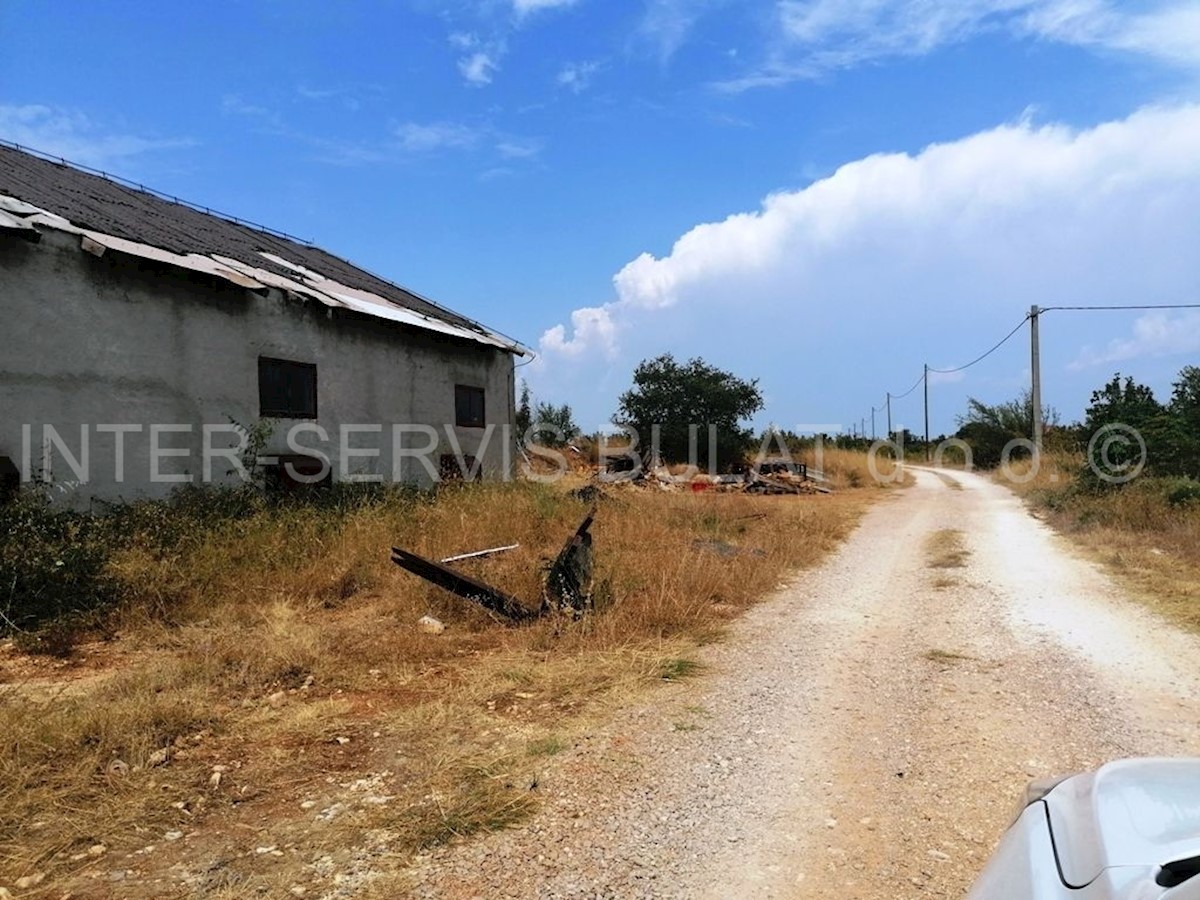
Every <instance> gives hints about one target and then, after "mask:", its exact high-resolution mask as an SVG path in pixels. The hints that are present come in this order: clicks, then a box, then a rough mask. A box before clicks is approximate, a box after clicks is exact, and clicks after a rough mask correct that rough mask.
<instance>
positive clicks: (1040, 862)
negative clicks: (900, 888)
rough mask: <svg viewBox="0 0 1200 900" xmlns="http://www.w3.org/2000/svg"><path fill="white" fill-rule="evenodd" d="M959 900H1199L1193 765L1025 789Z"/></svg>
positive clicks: (1126, 763) (1153, 762) (1157, 762)
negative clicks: (992, 849)
mask: <svg viewBox="0 0 1200 900" xmlns="http://www.w3.org/2000/svg"><path fill="white" fill-rule="evenodd" d="M1022 806H1023V808H1022V810H1021V812H1020V814H1019V815H1018V816H1017V819H1016V821H1015V822H1014V823H1013V824H1012V826H1011V827H1010V828H1009V829H1008V831H1007V832H1005V834H1004V837H1003V838H1002V839H1001V840H1000V845H999V846H998V847H997V848H996V852H995V854H993V856H992V858H991V860H990V861H989V862H988V864H987V867H986V868H985V869H984V870H983V873H982V874H981V875H980V876H979V879H978V881H976V882H975V885H974V887H972V888H971V892H970V893H969V894H968V900H1059V898H1063V900H1066V898H1070V900H1117V898H1119V900H1200V759H1127V760H1121V761H1120V762H1113V763H1109V764H1108V765H1105V766H1101V767H1100V768H1099V769H1096V770H1095V771H1094V772H1085V773H1083V774H1081V775H1071V776H1067V777H1065V778H1059V779H1054V780H1049V781H1042V782H1036V781H1035V782H1033V783H1032V784H1030V785H1029V788H1028V789H1027V792H1026V797H1025V799H1024V802H1023V804H1022Z"/></svg>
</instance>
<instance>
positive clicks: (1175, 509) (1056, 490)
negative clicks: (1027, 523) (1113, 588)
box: [997, 454, 1200, 631]
mask: <svg viewBox="0 0 1200 900" xmlns="http://www.w3.org/2000/svg"><path fill="white" fill-rule="evenodd" d="M1082 468H1083V458H1082V457H1081V456H1078V455H1069V454H1060V455H1046V456H1045V457H1043V460H1042V465H1041V466H1040V467H1039V470H1038V471H1037V472H1036V474H1035V475H1034V476H1033V477H1032V478H1029V480H1023V479H1026V478H1027V477H1028V475H1029V471H1030V466H1029V464H1028V463H1027V462H1026V463H1021V464H1017V465H1016V466H1014V472H1015V474H1016V475H1017V477H1018V478H1019V479H1022V483H1013V481H1012V480H1011V479H1007V478H1004V477H1003V476H1002V475H997V480H999V481H1000V482H1001V483H1003V484H1008V485H1010V486H1011V487H1012V489H1013V490H1014V491H1016V492H1017V493H1018V494H1019V495H1021V496H1022V497H1024V498H1025V499H1026V500H1027V501H1028V502H1029V503H1030V504H1031V505H1032V506H1033V507H1034V509H1035V510H1036V511H1037V512H1038V514H1039V516H1040V517H1041V518H1043V519H1044V520H1045V521H1046V522H1047V523H1049V524H1050V525H1052V526H1053V527H1054V528H1055V529H1056V530H1058V531H1060V532H1062V533H1063V534H1065V535H1067V536H1069V537H1070V538H1071V540H1072V541H1073V542H1074V543H1076V544H1077V545H1078V546H1079V547H1081V548H1082V549H1083V550H1084V551H1085V552H1086V553H1087V555H1088V556H1090V557H1091V558H1093V559H1096V560H1098V561H1099V562H1101V563H1103V564H1104V565H1105V566H1106V567H1107V568H1108V569H1109V571H1110V572H1111V573H1112V574H1114V575H1115V576H1117V577H1118V579H1119V580H1121V581H1122V582H1123V583H1124V584H1126V585H1127V586H1128V587H1129V588H1130V589H1131V590H1132V591H1133V593H1134V594H1135V595H1136V596H1138V597H1139V598H1140V599H1141V600H1142V601H1144V602H1145V603H1146V604H1147V605H1148V606H1150V607H1152V608H1153V609H1155V610H1157V611H1158V612H1160V613H1162V614H1163V615H1165V616H1167V617H1168V618H1170V619H1171V620H1173V621H1175V622H1177V623H1179V624H1180V625H1183V626H1184V627H1186V628H1189V629H1191V630H1194V631H1200V504H1196V503H1190V504H1181V505H1176V506H1173V505H1172V504H1171V503H1169V502H1168V500H1167V493H1168V490H1169V487H1170V483H1169V482H1166V481H1163V480H1160V479H1155V478H1148V477H1142V478H1139V479H1137V480H1135V481H1133V482H1131V483H1130V484H1128V485H1126V486H1124V487H1122V488H1120V489H1115V490H1108V491H1105V492H1102V493H1093V492H1088V491H1085V490H1083V489H1082V488H1081V487H1080V485H1079V482H1078V480H1077V477H1076V476H1077V473H1079V472H1080V471H1081V470H1082Z"/></svg>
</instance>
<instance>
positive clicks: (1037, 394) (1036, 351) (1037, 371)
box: [1029, 304, 1042, 453]
mask: <svg viewBox="0 0 1200 900" xmlns="http://www.w3.org/2000/svg"><path fill="white" fill-rule="evenodd" d="M1040 314H1041V310H1040V309H1038V308H1037V304H1034V305H1033V306H1031V307H1029V348H1030V370H1031V371H1032V373H1033V384H1032V386H1031V387H1032V390H1031V392H1030V395H1031V397H1030V399H1031V400H1032V404H1033V447H1034V451H1035V452H1036V453H1041V452H1042V348H1041V346H1040V344H1039V341H1038V316H1039V315H1040Z"/></svg>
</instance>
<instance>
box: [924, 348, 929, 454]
mask: <svg viewBox="0 0 1200 900" xmlns="http://www.w3.org/2000/svg"><path fill="white" fill-rule="evenodd" d="M924 381H925V462H929V363H925V379H924Z"/></svg>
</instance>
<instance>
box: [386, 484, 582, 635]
mask: <svg viewBox="0 0 1200 900" xmlns="http://www.w3.org/2000/svg"><path fill="white" fill-rule="evenodd" d="M595 516H596V510H595V509H594V508H593V509H592V511H591V512H589V513H588V514H587V517H586V518H585V519H584V520H583V522H582V523H581V524H580V525H579V527H578V528H577V529H575V533H574V534H572V535H571V537H570V538H569V539H568V540H567V543H566V544H565V545H564V546H563V548H562V550H561V551H560V552H559V554H558V557H557V558H556V559H555V560H554V563H553V564H552V565H551V566H550V570H549V573H548V574H547V577H546V584H545V587H544V589H543V596H542V602H541V606H540V607H539V608H538V609H536V610H535V609H531V608H530V607H529V606H528V605H526V604H525V603H523V602H522V601H520V600H519V599H517V598H516V597H513V596H512V595H510V594H506V593H505V592H504V591H501V590H499V589H498V588H494V587H492V586H491V585H489V584H485V583H484V582H482V581H479V580H478V579H475V578H472V577H471V576H470V575H467V574H465V573H463V572H459V571H457V570H456V569H452V568H450V567H449V566H447V565H446V563H447V562H455V561H457V560H463V559H475V558H479V557H481V556H486V555H488V554H492V553H499V552H502V551H506V550H515V549H516V548H517V547H518V546H519V545H517V544H511V545H507V546H504V547H495V548H492V549H491V550H480V551H476V552H474V553H464V554H461V555H459V556H451V557H447V558H446V559H444V560H442V561H441V562H437V561H435V560H432V559H426V558H425V557H423V556H420V555H418V554H416V553H412V552H410V551H408V550H401V549H400V548H399V547H393V548H392V562H394V563H395V564H396V565H398V566H399V567H400V568H402V569H404V570H405V571H407V572H412V573H413V574H414V575H419V576H420V577H422V578H424V579H425V580H426V581H429V582H431V583H433V584H436V585H437V586H438V587H440V588H444V589H445V590H447V591H450V592H451V593H453V594H457V595H458V596H460V597H462V598H464V599H466V600H470V601H471V602H472V603H478V604H479V605H480V606H482V607H483V608H484V609H486V610H488V611H489V612H492V613H495V614H497V615H499V616H503V617H504V618H506V619H508V620H510V621H512V622H527V621H529V620H531V619H536V618H538V617H539V616H543V615H545V614H547V613H549V612H569V613H571V614H572V615H573V616H575V617H576V618H578V617H579V616H581V615H583V613H585V612H586V611H587V610H589V609H590V608H591V602H592V598H591V585H592V535H591V532H590V529H591V527H592V521H593V520H594V519H595ZM417 625H418V626H419V627H420V628H421V630H422V631H426V632H429V633H434V634H436V633H440V632H441V630H442V629H444V628H445V626H444V625H443V624H442V623H441V622H439V621H438V620H437V619H434V618H433V617H432V616H425V617H424V618H423V619H421V620H420V622H418V623H417ZM435 625H436V628H435V627H434V626H435Z"/></svg>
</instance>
